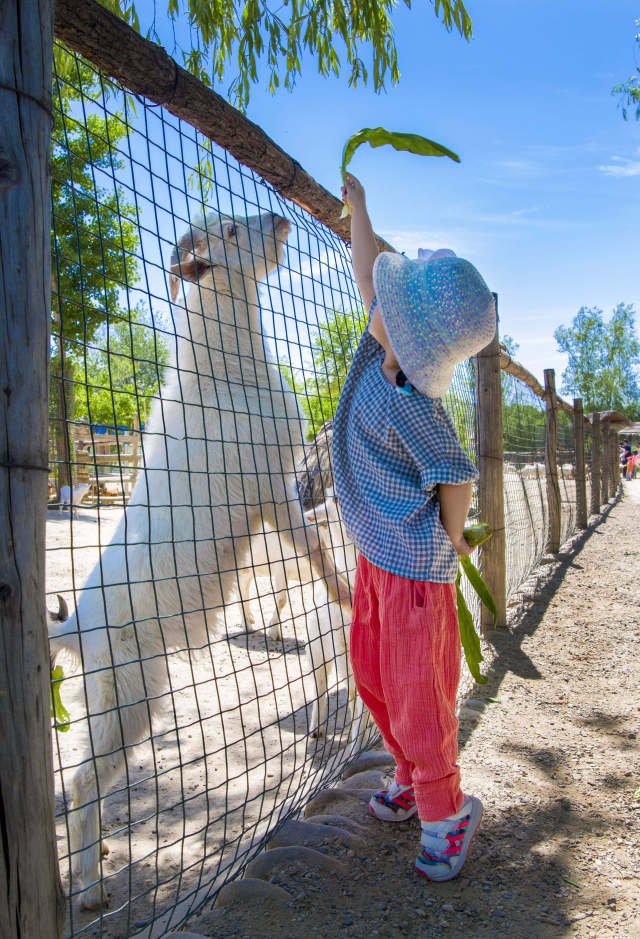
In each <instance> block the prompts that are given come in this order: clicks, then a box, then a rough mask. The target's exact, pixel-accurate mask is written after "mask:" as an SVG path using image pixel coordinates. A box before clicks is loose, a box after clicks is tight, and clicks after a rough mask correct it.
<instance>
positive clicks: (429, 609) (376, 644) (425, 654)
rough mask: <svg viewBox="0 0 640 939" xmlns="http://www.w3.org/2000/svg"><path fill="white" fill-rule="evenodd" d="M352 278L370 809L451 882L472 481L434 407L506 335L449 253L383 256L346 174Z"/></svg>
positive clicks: (473, 806)
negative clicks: (378, 775) (377, 780)
mask: <svg viewBox="0 0 640 939" xmlns="http://www.w3.org/2000/svg"><path fill="white" fill-rule="evenodd" d="M342 197H343V200H344V201H345V202H347V203H348V204H349V208H350V210H351V245H352V251H353V269H354V274H355V277H356V281H357V284H358V287H359V289H360V293H361V295H362V299H363V301H364V305H365V308H367V309H368V310H369V322H368V324H367V329H366V330H365V332H364V335H363V337H362V339H361V341H360V344H359V346H358V349H357V352H356V354H355V357H354V359H353V362H352V364H351V368H350V370H349V374H348V375H347V379H346V381H345V384H344V387H343V389H342V394H341V395H340V400H339V402H338V408H337V411H336V416H335V422H334V430H333V463H334V474H335V484H336V493H337V496H338V499H339V502H340V508H341V510H342V516H343V518H344V522H345V525H346V527H347V529H348V530H349V531H350V532H351V534H352V536H353V540H354V542H355V544H356V547H357V548H358V550H359V552H360V555H359V559H358V568H357V572H356V583H355V590H354V598H353V619H352V623H351V634H350V651H351V664H352V666H353V673H354V677H355V681H356V685H357V688H358V691H359V692H360V696H361V698H362V700H363V701H364V703H365V705H366V706H367V707H368V708H369V711H370V712H371V714H372V716H373V719H374V720H375V722H376V724H377V725H378V727H379V728H380V731H381V733H382V737H383V739H384V742H385V745H386V747H387V749H388V750H389V752H390V753H392V754H393V756H394V757H395V761H396V771H395V780H394V783H393V785H392V786H391V787H390V788H389V789H381V790H380V791H378V792H375V793H374V794H373V796H372V798H371V800H370V802H369V811H370V812H371V814H372V815H374V816H375V817H376V818H378V819H380V820H381V821H385V822H402V821H404V820H405V819H408V818H411V817H412V816H413V815H415V814H416V813H417V814H418V817H419V818H420V822H421V825H422V832H421V839H420V840H421V845H420V847H421V850H420V854H419V855H418V857H417V859H416V862H415V867H416V870H417V871H418V872H419V873H420V874H423V875H424V876H425V877H427V878H429V879H430V880H435V881H443V880H451V879H452V878H453V877H456V876H457V875H458V874H459V872H460V869H461V868H462V865H463V864H464V861H465V858H466V856H467V850H468V848H469V844H470V842H471V839H472V837H473V835H474V833H475V831H476V829H477V827H478V825H479V824H480V820H481V818H482V803H481V802H480V800H479V799H477V798H476V797H475V796H470V795H465V794H464V793H463V792H462V789H461V788H460V767H459V766H458V739H457V732H458V721H457V719H456V694H457V690H458V683H459V680H460V633H459V627H458V616H457V610H456V589H455V580H456V573H457V568H458V560H457V555H458V554H470V553H471V550H472V549H471V548H470V546H469V545H468V544H467V542H466V541H465V539H464V533H463V530H464V525H465V521H466V518H467V512H468V511H469V505H470V502H471V490H472V482H473V480H474V479H476V478H477V475H478V474H477V471H476V468H475V466H474V465H473V463H472V462H471V460H470V459H469V457H468V456H467V454H466V453H465V452H464V450H463V449H462V447H461V445H460V441H459V440H458V438H457V436H456V432H455V428H454V426H453V424H452V422H451V420H450V418H449V417H448V415H447V413H446V411H445V409H444V407H443V405H442V401H441V400H440V398H441V396H442V395H443V394H444V393H445V392H446V390H447V388H448V387H449V384H450V382H451V379H452V376H453V370H454V368H455V366H456V364H457V363H458V362H462V361H463V360H464V359H466V358H468V357H469V356H470V355H472V354H474V353H475V352H479V351H480V349H482V348H484V347H485V346H486V345H487V343H489V342H490V341H491V339H492V338H493V336H494V335H495V331H496V317H495V307H494V302H493V296H492V294H491V291H490V290H489V289H488V287H487V285H486V284H485V282H484V280H483V279H482V277H481V276H480V274H479V273H478V271H477V270H476V269H475V267H473V266H472V265H471V264H470V263H469V262H468V261H465V260H463V259H462V258H458V257H456V256H455V255H454V254H453V252H452V251H448V250H440V251H436V252H429V256H428V257H425V254H426V253H423V255H422V257H421V258H420V259H419V260H417V261H412V260H409V259H408V258H405V257H403V256H402V255H401V254H395V253H393V252H389V251H384V252H382V253H379V251H378V248H377V245H376V240H375V236H374V234H373V229H372V227H371V221H370V220H369V215H368V213H367V208H366V202H365V193H364V189H363V188H362V186H361V185H360V183H359V182H358V180H357V179H356V178H355V177H354V176H352V175H350V174H348V175H347V177H346V180H345V186H344V188H343V190H342Z"/></svg>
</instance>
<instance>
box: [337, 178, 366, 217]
mask: <svg viewBox="0 0 640 939" xmlns="http://www.w3.org/2000/svg"><path fill="white" fill-rule="evenodd" d="M342 201H343V202H346V203H347V204H348V206H349V209H350V210H351V214H352V215H353V213H354V211H358V209H364V207H365V203H366V200H365V195H364V188H363V186H362V183H360V182H359V181H358V180H357V179H356V177H355V176H352V175H351V173H347V175H346V176H345V178H344V185H343V187H342Z"/></svg>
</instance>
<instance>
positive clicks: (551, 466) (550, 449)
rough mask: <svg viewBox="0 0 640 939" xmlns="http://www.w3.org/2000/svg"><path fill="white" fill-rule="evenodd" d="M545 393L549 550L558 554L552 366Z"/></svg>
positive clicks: (559, 514)
mask: <svg viewBox="0 0 640 939" xmlns="http://www.w3.org/2000/svg"><path fill="white" fill-rule="evenodd" d="M544 393H545V399H546V402H547V413H546V421H545V435H544V463H545V472H546V477H547V502H548V503H549V539H548V541H547V551H550V552H551V554H557V553H558V551H559V550H560V532H561V530H562V500H561V498H560V484H559V482H558V403H557V401H556V373H555V371H554V369H552V368H545V370H544Z"/></svg>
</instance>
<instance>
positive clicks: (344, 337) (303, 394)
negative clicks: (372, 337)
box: [280, 309, 367, 439]
mask: <svg viewBox="0 0 640 939" xmlns="http://www.w3.org/2000/svg"><path fill="white" fill-rule="evenodd" d="M366 325H367V314H366V313H365V311H364V310H362V309H361V310H355V311H352V312H348V313H339V312H336V311H334V312H333V313H332V314H331V315H330V316H329V318H328V320H327V322H326V323H325V324H324V325H323V326H319V327H318V328H317V329H316V330H315V331H314V335H313V338H312V341H311V362H310V363H308V364H306V365H304V366H303V367H302V368H301V369H292V368H291V366H290V364H289V363H288V362H280V369H281V371H282V372H283V374H284V375H285V377H286V379H287V381H288V382H289V384H290V385H291V387H292V388H293V390H294V391H295V392H296V395H297V397H298V403H299V404H300V407H301V408H302V412H303V414H304V416H305V417H306V419H307V421H308V422H309V427H308V436H309V439H312V438H313V437H315V435H316V433H317V432H318V430H319V429H320V428H321V427H322V425H323V424H324V422H325V421H328V420H329V418H331V417H333V415H334V414H335V411H336V407H337V405H338V398H339V397H340V392H341V390H342V386H343V384H344V380H345V378H346V377H347V372H348V371H349V366H350V365H351V360H352V359H353V356H354V355H355V352H356V349H357V348H358V343H359V342H360V337H361V336H362V333H363V332H364V329H365V327H366Z"/></svg>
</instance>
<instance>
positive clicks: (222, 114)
mask: <svg viewBox="0 0 640 939" xmlns="http://www.w3.org/2000/svg"><path fill="white" fill-rule="evenodd" d="M55 35H56V38H57V39H59V40H61V42H63V43H64V44H65V45H66V46H67V47H68V48H69V49H72V50H73V51H74V52H78V53H79V54H80V55H81V56H82V57H83V58H85V59H87V60H88V61H89V62H92V63H93V65H95V66H96V68H99V69H100V70H101V71H102V72H104V73H105V75H109V76H110V77H111V78H113V79H115V80H116V81H117V82H120V83H121V84H122V85H124V86H125V87H126V88H128V89H129V90H130V91H132V92H133V93H134V94H137V95H141V96H142V97H144V98H147V99H148V100H149V101H153V102H154V103H155V104H161V105H162V106H163V107H165V108H166V109H167V111H170V112H171V114H175V116H176V117H179V118H181V119H182V120H184V121H187V122H188V123H189V124H191V126H192V127H195V128H197V130H199V131H201V133H203V134H204V135H205V137H208V138H209V140H213V141H214V142H215V143H217V144H219V145H220V146H221V147H224V149H225V150H227V151H228V152H229V153H230V154H231V155H232V156H234V157H235V158H236V160H238V162H239V163H242V164H243V165H244V166H248V167H249V168H250V169H252V170H253V171H254V172H255V173H257V174H258V175H259V176H261V177H262V178H263V179H265V180H266V181H267V182H268V183H270V184H271V185H272V186H273V187H274V188H275V189H277V191H278V192H279V193H280V194H281V195H282V196H284V197H285V198H287V199H291V201H292V202H295V203H296V205H299V206H300V207H301V208H302V209H305V210H306V211H307V212H310V213H311V215H313V216H314V217H315V218H317V219H318V221H320V222H322V223H323V224H324V225H326V226H327V228H330V229H331V230H332V231H334V232H335V233H336V234H337V235H338V236H339V237H340V238H342V240H343V241H345V242H347V243H350V241H351V234H350V232H351V223H350V220H349V219H348V218H346V219H341V218H340V213H341V211H342V202H341V201H340V200H339V199H337V198H336V196H334V195H332V193H330V192H328V191H327V190H326V189H324V187H323V186H321V185H320V184H319V183H317V182H316V181H315V179H314V178H313V177H312V176H310V175H309V173H307V172H306V171H305V170H304V169H303V168H302V167H301V166H300V164H299V163H298V162H297V160H294V159H293V157H291V156H289V154H288V153H286V151H284V150H283V149H282V148H281V147H279V146H278V145H277V144H276V143H275V142H274V141H273V140H272V139H271V138H270V137H268V136H267V134H265V132H264V131H263V130H262V129H261V128H260V127H258V125H257V124H254V123H253V121H250V120H249V119H248V118H247V117H245V116H244V114H242V113H241V112H240V111H238V110H237V109H236V108H234V107H233V106H232V105H230V104H229V102H228V101H225V99H224V98H223V97H221V95H219V94H216V92H215V91H213V90H212V89H211V88H207V87H206V85H203V84H202V82H201V81H199V80H198V79H197V78H196V77H195V76H193V75H191V74H190V73H189V72H187V71H186V70H185V69H183V68H181V67H180V66H179V65H178V64H177V62H175V60H174V59H172V58H171V56H170V55H168V54H167V53H166V52H165V51H164V49H163V48H162V47H161V46H159V45H157V44H156V43H154V42H151V41H150V40H148V39H144V38H143V37H142V36H140V35H139V34H138V33H136V31H135V30H134V29H132V28H131V27H130V26H128V25H127V24H126V23H125V22H123V21H122V20H121V19H119V18H118V17H117V16H114V15H113V14H112V13H110V12H109V11H108V10H106V9H105V8H104V7H103V6H101V5H100V4H99V3H96V2H95V0H56V3H55ZM337 175H338V174H337V155H336V181H337V182H338V180H337ZM378 247H379V248H380V250H381V251H393V250H394V249H393V248H392V247H391V245H389V244H387V242H386V241H384V240H383V239H382V238H378Z"/></svg>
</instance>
